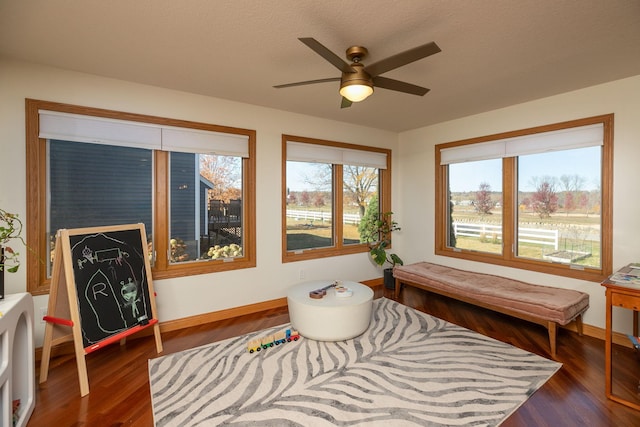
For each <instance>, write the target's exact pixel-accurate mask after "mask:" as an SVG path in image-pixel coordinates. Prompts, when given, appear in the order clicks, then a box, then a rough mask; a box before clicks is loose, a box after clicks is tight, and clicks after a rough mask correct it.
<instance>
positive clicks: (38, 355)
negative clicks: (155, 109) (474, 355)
mask: <svg viewBox="0 0 640 427" xmlns="http://www.w3.org/2000/svg"><path fill="white" fill-rule="evenodd" d="M361 283H363V284H365V285H367V286H370V287H371V288H373V289H374V290H376V289H377V288H378V287H381V286H383V281H382V278H378V279H372V280H365V281H362V282H361ZM286 306H287V298H276V299H273V300H268V301H263V302H259V303H255V304H248V305H243V306H240V307H233V308H228V309H224V310H220V311H213V312H210V313H204V314H197V315H195V316H189V317H184V318H181V319H175V320H168V321H166V322H161V323H160V332H161V333H162V332H170V331H177V330H180V329H184V328H189V327H192V326H196V325H202V324H204V323H212V322H218V321H221V320H227V319H232V318H234V317H240V316H244V315H247V314H254V313H259V312H261V311H266V310H272V309H277V308H282V307H286ZM563 328H565V329H568V330H570V331H573V332H577V328H576V325H575V322H571V323H570V324H568V325H566V326H563ZM582 332H583V334H584V335H586V336H589V337H592V338H597V339H599V340H602V341H604V340H605V330H604V329H602V328H599V327H597V326H592V325H588V324H583V326H582ZM148 335H152V330H151V329H150V328H147V329H145V330H144V331H141V332H139V333H137V334H136V335H135V336H132V337H131V338H130V339H135V338H136V337H144V336H148ZM612 340H613V342H614V343H615V344H618V345H622V346H625V347H632V345H631V343H630V342H629V338H627V335H626V334H622V333H619V332H614V333H613V334H612ZM73 353H74V348H73V342H71V341H70V342H65V343H62V344H59V345H56V346H54V347H52V349H51V357H52V358H53V357H58V356H63V355H67V354H73ZM35 359H36V361H38V362H39V361H40V360H42V347H38V348H36V350H35Z"/></svg>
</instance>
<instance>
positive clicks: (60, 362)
mask: <svg viewBox="0 0 640 427" xmlns="http://www.w3.org/2000/svg"><path fill="white" fill-rule="evenodd" d="M380 296H385V297H387V298H392V293H391V292H390V291H388V290H383V289H377V290H376V297H380ZM400 302H402V303H404V304H406V305H408V306H410V307H414V308H416V309H418V310H421V311H424V312H426V313H429V314H432V315H434V316H437V317H440V318H442V319H445V320H448V321H450V322H452V323H456V324H458V325H461V326H464V327H466V328H469V329H472V330H475V331H478V332H480V333H482V334H485V335H488V336H491V337H493V338H496V339H499V340H501V341H505V342H508V343H511V344H513V345H515V346H517V347H520V348H523V349H525V350H528V351H531V352H533V353H537V354H540V355H542V356H544V357H549V353H548V348H549V342H548V336H547V331H546V329H544V328H543V327H541V326H539V325H534V324H532V323H528V322H525V321H520V320H518V319H514V318H512V317H509V316H503V315H500V314H498V313H494V312H490V311H486V310H484V309H481V308H478V307H474V306H471V305H468V304H465V303H461V302H459V301H455V300H451V299H448V298H445V297H441V296H438V295H435V294H431V293H427V292H424V291H420V290H417V289H414V288H407V289H405V290H404V291H403V293H402V295H401V297H400ZM288 321H289V315H288V313H287V310H286V308H282V309H274V310H269V311H265V312H262V313H258V314H253V315H248V316H243V317H239V318H235V319H230V320H224V321H220V322H215V323H209V324H204V325H200V326H198V327H193V328H188V329H184V330H180V331H172V332H166V333H163V334H162V341H163V345H164V354H169V353H173V352H176V351H180V350H185V349H188V348H192V347H196V346H199V345H203V344H208V343H211V342H214V341H219V340H222V339H226V338H230V337H234V336H238V335H241V334H244V333H247V332H251V331H256V330H260V329H264V328H266V327H269V326H277V325H280V324H283V323H287V322H288ZM157 356H158V355H157V353H156V352H155V344H154V341H153V337H151V336H149V337H142V338H137V339H129V341H128V342H127V343H126V344H125V345H124V346H119V345H117V344H116V345H112V346H109V347H106V348H104V349H102V350H100V351H97V352H95V353H92V354H90V355H89V356H87V370H88V374H89V386H90V393H89V395H87V396H85V397H84V398H81V397H80V391H79V386H78V374H77V370H76V364H75V357H74V356H73V355H69V356H59V357H56V358H53V359H52V360H51V365H50V369H49V379H48V380H47V382H46V383H44V384H40V385H38V386H37V395H36V408H35V410H34V412H33V415H32V417H31V419H30V421H29V423H28V426H29V427H41V426H56V427H66V426H91V427H93V426H100V427H102V426H141V427H148V426H152V425H153V418H152V414H151V399H150V394H149V380H148V370H147V369H148V368H147V360H148V359H150V358H154V357H157ZM615 358H616V360H617V361H619V362H620V363H619V365H620V366H621V372H619V373H620V374H621V375H625V374H626V373H628V374H629V375H628V377H633V378H635V380H634V381H635V384H628V385H626V388H627V392H629V393H631V394H636V395H637V394H638V390H637V378H638V375H637V374H638V369H640V357H638V355H636V354H635V352H634V351H633V350H632V349H628V348H624V347H616V349H615ZM558 361H560V362H562V363H563V367H562V369H560V371H558V372H557V373H556V374H555V375H554V376H553V377H552V378H551V379H550V380H549V381H548V382H547V383H546V384H545V385H544V386H542V387H541V388H540V389H539V390H538V391H537V392H536V393H534V395H533V396H532V397H531V398H530V399H529V400H527V401H526V402H525V403H524V404H523V405H522V406H521V407H520V408H519V409H518V410H517V411H516V412H515V413H513V414H512V415H511V416H510V417H509V418H508V419H507V420H506V421H505V422H504V423H503V424H502V426H504V427H513V426H550V427H558V426H616V427H624V426H640V412H638V411H635V410H633V409H630V408H627V407H625V406H623V405H620V404H618V403H615V402H612V401H610V400H608V399H606V397H605V395H604V342H603V341H601V340H598V339H595V338H591V337H587V336H582V337H580V336H578V335H577V334H576V333H574V332H571V331H568V330H565V329H561V330H560V331H559V334H558ZM37 368H38V369H39V366H37ZM617 374H618V372H617V373H616V375H617ZM636 397H637V396H636Z"/></svg>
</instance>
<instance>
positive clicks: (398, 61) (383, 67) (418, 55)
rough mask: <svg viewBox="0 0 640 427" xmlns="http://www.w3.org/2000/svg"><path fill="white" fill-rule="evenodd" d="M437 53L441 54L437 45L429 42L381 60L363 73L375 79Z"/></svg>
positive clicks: (366, 68)
mask: <svg viewBox="0 0 640 427" xmlns="http://www.w3.org/2000/svg"><path fill="white" fill-rule="evenodd" d="M438 52H441V49H440V48H439V47H438V45H437V44H435V42H430V43H427V44H423V45H422V46H418V47H414V48H413V49H409V50H405V51H404V52H400V53H398V54H396V55H393V56H390V57H388V58H386V59H382V60H380V61H378V62H376V63H373V64H371V65H369V66H367V67H365V68H364V71H366V72H367V73H369V75H370V76H371V77H375V76H378V75H380V74H383V73H386V72H387V71H391V70H394V69H396V68H399V67H402V66H403V65H407V64H410V63H412V62H414V61H417V60H419V59H422V58H426V57H427V56H430V55H433V54H436V53H438Z"/></svg>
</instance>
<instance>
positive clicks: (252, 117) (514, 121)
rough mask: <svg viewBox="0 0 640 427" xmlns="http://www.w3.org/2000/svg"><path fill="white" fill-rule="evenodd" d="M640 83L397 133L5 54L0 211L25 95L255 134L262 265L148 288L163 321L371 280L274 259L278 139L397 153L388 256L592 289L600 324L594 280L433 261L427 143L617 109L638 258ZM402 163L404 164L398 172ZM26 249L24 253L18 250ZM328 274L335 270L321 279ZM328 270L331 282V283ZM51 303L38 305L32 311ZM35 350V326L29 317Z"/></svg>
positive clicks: (623, 213)
mask: <svg viewBox="0 0 640 427" xmlns="http://www.w3.org/2000/svg"><path fill="white" fill-rule="evenodd" d="M639 93H640V76H636V77H633V78H629V79H624V80H620V81H616V82H611V83H608V84H604V85H599V86H594V87H591V88H587V89H584V90H580V91H575V92H571V93H566V94H563V95H559V96H555V97H551V98H546V99H542V100H538V101H534V102H529V103H525V104H521V105H515V106H512V107H509V108H505V109H501V110H495V111H492V112H488V113H485V114H479V115H476V116H471V117H466V118H463V119H459V120H455V121H450V122H446V123H440V124H437V125H434V126H429V127H425V128H421V129H416V130H413V131H408V132H404V133H402V134H400V135H397V134H395V133H392V132H384V131H380V130H377V129H371V128H366V127H360V126H354V125H349V124H345V123H341V122H335V121H329V120H323V119H318V118H314V117H309V116H303V115H298V114H293V113H286V112H282V111H278V110H272V109H267V108H262V107H256V106H252V105H247V104H241V103H236V102H231V101H226V100H221V99H215V98H210V97H205V96H200V95H196V94H189V93H184V92H178V91H172V90H167V89H162V88H157V87H151V86H145V85H140V84H136V83H130V82H124V81H119V80H114V79H106V78H102V77H97V76H92V75H87V74H81V73H75V72H71V71H64V70H59V69H55V68H49V67H42V66H38V65H33V64H27V63H21V62H14V61H7V60H1V59H0V149H1V151H0V153H1V154H0V206H1V207H2V208H3V209H6V210H8V211H10V212H16V213H18V214H19V215H20V216H21V217H22V218H26V192H25V191H26V190H25V182H26V179H25V178H26V173H29V171H25V145H24V144H25V121H24V100H25V98H34V99H41V100H47V101H54V102H64V103H70V104H76V105H83V106H88V107H97V108H107V109H112V110H119V111H128V112H133V113H139V114H149V115H156V116H162V117H170V118H175V119H185V120H193V121H200V122H208V123H214V124H219V125H226V126H236V127H242V128H249V129H255V130H256V131H257V212H256V214H257V267H256V268H253V269H247V270H240V271H230V272H223V273H215V274H207V275H199V276H190V277H185V278H179V279H167V280H158V281H156V282H154V286H155V289H156V291H157V293H158V296H157V303H158V309H159V318H160V321H168V320H174V319H179V318H183V317H187V316H193V315H197V314H202V313H208V312H214V311H218V310H223V309H227V308H232V307H237V306H241V305H246V304H252V303H256V302H261V301H266V300H271V299H275V298H280V297H283V296H285V294H286V289H287V288H288V287H289V286H291V285H292V284H294V283H296V282H298V281H299V272H300V270H301V269H304V271H305V276H306V278H305V280H316V279H333V278H337V277H339V278H344V279H350V280H367V279H372V278H375V277H379V276H380V275H381V274H380V270H379V269H377V268H376V267H375V266H374V265H373V264H372V263H371V261H370V260H369V258H368V255H367V254H357V255H348V256H340V257H333V258H326V259H319V260H312V261H303V262H295V263H288V264H282V262H281V243H280V242H281V200H280V197H281V183H280V178H279V177H280V176H281V171H280V167H281V159H280V157H281V145H280V144H281V134H282V133H286V134H294V135H302V136H309V137H314V138H322V139H329V140H336V141H342V142H348V143H354V144H363V145H372V146H377V147H385V148H391V149H393V207H392V209H393V211H394V212H395V215H394V218H395V219H396V220H397V221H398V222H399V223H400V225H401V226H402V228H403V231H402V232H398V233H397V234H396V235H394V251H395V252H398V254H399V255H401V256H402V258H403V259H404V261H405V262H414V261H421V260H429V261H433V262H438V263H441V264H446V265H450V266H455V267H461V268H468V269H474V270H476V271H481V272H491V273H496V274H502V275H505V276H508V277H514V278H518V279H521V280H525V281H529V282H533V283H540V284H549V285H553V286H558V287H564V288H572V289H578V290H581V291H584V292H587V293H589V294H590V299H591V308H590V309H589V310H588V312H587V313H586V315H585V319H584V320H585V322H586V323H587V324H590V325H593V326H597V327H600V328H604V288H602V287H601V286H600V284H598V283H592V282H586V281H580V280H574V279H568V278H562V277H557V276H552V275H546V274H542V273H535V272H527V271H522V270H515V269H510V268H506V267H498V266H494V265H485V264H480V263H473V262H468V261H463V260H457V259H452V258H446V257H436V256H435V255H434V228H435V226H434V212H433V203H434V177H435V170H434V145H435V144H438V143H443V142H449V141H455V140H459V139H464V138H471V137H476V136H481V135H487V134H493V133H498V132H505V131H510V130H515V129H522V128H527V127H532V126H538V125H544V124H549V123H556V122H561V121H565V120H571V119H576V118H581V117H588V116H594V115H599V114H606V113H615V125H614V126H615V127H614V133H615V140H614V167H615V176H614V236H613V241H614V253H613V255H614V268H619V267H622V266H623V265H625V264H627V263H629V262H633V261H640V243H639V242H638V239H637V237H636V235H637V232H636V231H635V230H636V223H637V220H638V218H640V202H638V200H640V198H638V196H637V195H638V183H639V182H640V168H638V166H637V164H638V159H640V143H638V139H639V138H640V117H639V115H638V111H640V97H638V96H637V94H639ZM400 164H402V168H400V167H399V165H400ZM22 252H23V253H24V250H23V251H22ZM24 271H25V270H24V268H22V269H21V270H20V271H19V272H18V273H16V274H7V275H6V281H7V289H6V292H7V293H15V292H24V291H25V290H26V286H25V274H24ZM328 272H330V273H328ZM328 274H331V275H332V276H331V277H328ZM47 301H48V299H47V297H46V296H41V297H36V298H35V308H36V316H37V317H39V312H40V307H46V305H47ZM36 327H37V331H36V339H37V344H38V345H40V343H41V339H42V333H43V332H42V331H43V329H44V326H43V324H42V323H39V322H36ZM614 330H617V331H620V332H625V333H626V332H630V314H629V313H625V311H624V310H620V311H619V312H616V313H615V319H614Z"/></svg>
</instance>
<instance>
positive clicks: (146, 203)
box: [47, 140, 153, 275]
mask: <svg viewBox="0 0 640 427" xmlns="http://www.w3.org/2000/svg"><path fill="white" fill-rule="evenodd" d="M48 147H49V153H50V155H49V168H48V180H47V181H48V182H49V194H50V196H49V203H48V209H47V224H48V226H47V238H48V240H49V246H50V248H51V256H50V257H48V260H49V261H50V262H51V261H52V257H53V250H54V246H55V236H56V232H57V230H60V229H63V228H67V229H71V228H84V227H97V226H105V225H120V224H138V223H143V224H144V225H145V229H146V230H147V235H148V238H149V239H150V238H151V236H152V234H153V232H152V230H153V224H152V217H153V205H152V195H153V184H152V177H153V152H152V150H146V149H141V148H128V147H118V146H112V145H103V144H88V143H83V142H70V141H59V140H50V141H48ZM50 273H51V264H50V263H49V266H48V275H50Z"/></svg>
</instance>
